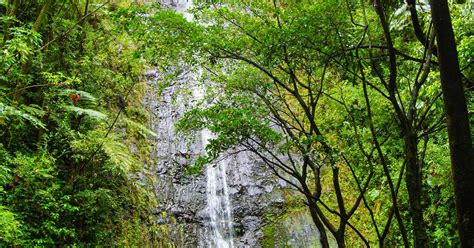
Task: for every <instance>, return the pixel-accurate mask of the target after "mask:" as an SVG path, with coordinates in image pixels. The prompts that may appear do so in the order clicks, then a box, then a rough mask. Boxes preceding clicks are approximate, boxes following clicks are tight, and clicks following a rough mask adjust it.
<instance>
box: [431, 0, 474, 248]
mask: <svg viewBox="0 0 474 248" xmlns="http://www.w3.org/2000/svg"><path fill="white" fill-rule="evenodd" d="M430 5H431V16H432V19H433V26H434V28H435V31H436V32H437V35H436V40H437V43H438V59H439V68H440V74H441V86H442V90H443V100H444V108H445V112H446V120H447V126H448V137H449V148H450V152H451V168H452V173H453V179H454V192H455V200H456V210H457V218H458V229H459V237H460V239H461V244H462V247H473V246H474V197H473V193H474V179H473V178H474V158H473V155H472V154H473V149H472V140H471V131H470V127H469V117H468V112H467V104H466V98H465V96H464V88H463V85H462V78H461V71H460V69H459V61H458V54H457V51H456V43H455V41H454V32H453V27H452V23H451V16H450V13H449V7H448V3H447V1H446V0H430Z"/></svg>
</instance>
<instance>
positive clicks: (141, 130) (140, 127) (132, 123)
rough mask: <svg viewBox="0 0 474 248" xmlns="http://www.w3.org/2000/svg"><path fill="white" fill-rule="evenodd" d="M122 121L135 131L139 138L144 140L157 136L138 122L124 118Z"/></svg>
mask: <svg viewBox="0 0 474 248" xmlns="http://www.w3.org/2000/svg"><path fill="white" fill-rule="evenodd" d="M122 120H123V122H125V124H126V125H127V126H128V127H129V128H130V129H131V130H133V131H136V132H137V133H139V134H140V135H141V136H143V137H145V138H146V137H147V136H148V135H149V136H152V137H157V134H156V133H155V132H153V131H152V130H150V129H149V128H147V127H145V126H144V125H142V124H140V123H138V122H135V121H132V120H131V119H129V118H126V117H125V118H123V119H122Z"/></svg>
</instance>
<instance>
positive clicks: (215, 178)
mask: <svg viewBox="0 0 474 248" xmlns="http://www.w3.org/2000/svg"><path fill="white" fill-rule="evenodd" d="M160 3H161V4H162V5H163V6H165V7H168V8H171V9H175V10H176V11H177V12H179V13H182V14H183V15H184V17H185V18H186V19H187V20H188V21H192V20H193V16H192V14H190V13H189V12H187V10H188V9H189V8H191V7H192V0H160ZM197 74H199V73H197ZM193 91H194V92H193V95H194V97H195V99H198V100H200V99H202V98H203V96H204V93H203V89H202V88H201V87H199V86H198V87H195V88H194V90H193ZM212 135H213V134H212V133H211V132H210V131H209V130H202V131H201V145H202V147H203V148H205V147H206V145H207V144H208V143H209V140H210V139H211V138H212ZM226 167H227V162H226V161H225V160H222V161H220V162H218V163H217V164H212V165H208V166H207V168H206V176H207V184H206V198H207V199H206V200H207V206H206V209H205V212H206V214H207V215H208V218H209V223H207V225H206V235H207V239H206V242H207V246H208V247H210V248H233V247H234V243H233V227H232V207H231V203H230V197H229V189H228V186H227V176H226V170H227V168H226Z"/></svg>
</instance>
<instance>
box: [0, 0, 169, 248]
mask: <svg viewBox="0 0 474 248" xmlns="http://www.w3.org/2000/svg"><path fill="white" fill-rule="evenodd" d="M48 4H49V6H48V8H45V6H47V5H48ZM119 4H125V5H128V4H129V3H128V2H127V1H123V2H121V3H119ZM114 8H115V7H113V6H111V5H102V3H101V2H99V1H71V2H69V1H68V2H62V1H1V2H0V16H1V19H0V50H1V51H2V55H1V56H0V75H1V76H0V246H20V247H31V246H96V245H99V244H100V245H103V244H109V245H113V246H122V245H128V246H142V245H154V244H156V243H157V242H158V241H159V239H160V238H159V236H158V233H157V230H158V229H157V227H156V224H155V222H154V220H153V219H152V218H151V217H150V211H151V209H152V207H153V206H154V204H155V199H154V197H153V194H152V192H151V185H152V184H153V180H152V179H151V177H150V176H149V175H150V174H149V172H148V171H147V170H146V169H144V168H143V164H144V163H145V162H149V159H150V158H149V152H150V150H151V144H150V140H149V138H150V137H151V136H152V135H154V133H153V132H152V131H150V130H149V129H148V128H146V123H147V121H148V119H147V115H146V114H145V113H144V112H145V110H144V109H143V108H142V107H141V102H140V101H141V96H142V95H143V92H144V90H145V87H146V86H145V85H144V83H143V82H141V81H140V79H139V75H142V73H143V71H144V69H146V65H145V63H144V62H143V59H142V57H141V56H137V50H136V49H137V47H136V46H135V45H134V43H133V39H132V38H131V37H130V36H129V35H128V34H127V32H125V31H124V30H123V29H122V26H120V24H119V23H117V22H115V19H114V17H113V14H112V13H113V9H114ZM42 9H47V11H48V12H47V13H46V15H45V16H44V17H42V18H46V19H47V20H43V21H42V22H38V18H40V17H39V15H38V13H40V12H41V10H42ZM20 10H21V11H20ZM23 10H24V11H23ZM85 15H87V17H86V16H85ZM135 21H137V22H138V19H136V20H135ZM34 23H41V25H40V26H38V29H35V28H33V27H34V26H35V27H36V25H33V24H34ZM119 97H121V98H122V99H125V100H124V101H126V105H127V106H125V107H126V109H122V108H123V106H119V104H118V99H119ZM132 145H133V146H136V147H138V151H137V152H135V153H132V152H131V151H130V147H131V146H132ZM138 175H141V176H140V177H139V176H138ZM136 178H142V179H141V180H140V181H138V179H136Z"/></svg>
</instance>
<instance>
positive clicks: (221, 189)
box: [201, 130, 234, 248]
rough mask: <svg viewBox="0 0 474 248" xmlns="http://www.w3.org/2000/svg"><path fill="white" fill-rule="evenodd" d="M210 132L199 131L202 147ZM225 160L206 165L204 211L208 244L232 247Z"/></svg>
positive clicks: (218, 247)
mask: <svg viewBox="0 0 474 248" xmlns="http://www.w3.org/2000/svg"><path fill="white" fill-rule="evenodd" d="M211 137H212V134H211V133H210V132H209V131H208V130H203V131H201V138H202V143H203V147H205V146H206V144H207V143H208V140H209V139H210V138H211ZM226 167H227V163H226V161H225V160H222V161H220V162H218V163H217V164H215V165H208V167H207V169H206V174H207V185H206V197H207V207H206V212H207V214H208V215H209V221H210V222H209V226H208V230H207V233H208V235H209V240H208V246H209V247H217V248H232V247H234V244H233V234H232V211H231V209H232V208H231V204H230V198H229V189H228V187H227V176H226V169H227V168H226Z"/></svg>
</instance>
